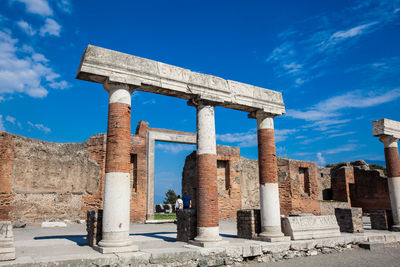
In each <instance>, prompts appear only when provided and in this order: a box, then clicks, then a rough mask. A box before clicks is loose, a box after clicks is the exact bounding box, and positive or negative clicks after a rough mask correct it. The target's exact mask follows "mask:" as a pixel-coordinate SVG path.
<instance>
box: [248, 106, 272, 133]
mask: <svg viewBox="0 0 400 267" xmlns="http://www.w3.org/2000/svg"><path fill="white" fill-rule="evenodd" d="M277 116H278V115H277V114H271V113H267V112H264V111H262V110H256V111H253V112H251V113H250V114H249V115H248V117H249V118H250V119H257V130H260V129H274V118H275V117H277Z"/></svg>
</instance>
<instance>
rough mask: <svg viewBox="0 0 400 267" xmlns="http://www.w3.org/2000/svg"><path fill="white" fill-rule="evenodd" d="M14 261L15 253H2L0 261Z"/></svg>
mask: <svg viewBox="0 0 400 267" xmlns="http://www.w3.org/2000/svg"><path fill="white" fill-rule="evenodd" d="M12 260H15V251H14V252H7V253H1V252H0V261H12Z"/></svg>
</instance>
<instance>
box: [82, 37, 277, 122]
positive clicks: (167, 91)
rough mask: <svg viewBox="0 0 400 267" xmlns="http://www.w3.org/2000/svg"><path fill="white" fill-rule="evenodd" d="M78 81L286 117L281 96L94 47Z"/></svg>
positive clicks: (88, 51) (86, 54) (86, 56)
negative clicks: (124, 86) (114, 84)
mask: <svg viewBox="0 0 400 267" xmlns="http://www.w3.org/2000/svg"><path fill="white" fill-rule="evenodd" d="M77 78H78V79H81V80H87V81H93V82H98V83H104V82H105V81H106V80H109V81H112V82H120V83H125V84H130V85H133V86H136V87H137V89H136V90H142V91H147V92H153V93H158V94H164V95H168V96H174V97H178V98H183V99H191V98H200V99H204V100H211V101H216V102H219V103H220V105H221V106H224V107H228V108H232V109H238V110H243V111H250V112H251V111H254V110H256V109H260V110H263V111H265V112H268V113H271V114H277V115H281V114H283V113H285V107H284V104H283V99H282V94H281V93H280V92H276V91H272V90H268V89H264V88H260V87H256V86H252V85H248V84H244V83H240V82H235V81H231V80H224V79H222V78H219V77H215V76H211V75H206V74H201V73H196V72H192V71H190V70H187V69H183V68H179V67H176V66H172V65H168V64H164V63H161V62H157V61H153V60H149V59H145V58H140V57H136V56H132V55H128V54H124V53H120V52H117V51H113V50H108V49H104V48H101V47H96V46H92V45H88V46H87V48H86V50H85V52H84V54H83V56H82V60H81V64H80V66H79V70H78V74H77Z"/></svg>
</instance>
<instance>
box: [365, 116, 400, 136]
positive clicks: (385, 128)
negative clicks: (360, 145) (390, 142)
mask: <svg viewBox="0 0 400 267" xmlns="http://www.w3.org/2000/svg"><path fill="white" fill-rule="evenodd" d="M372 135H373V136H383V135H390V136H393V137H394V138H400V122H399V121H394V120H389V119H380V120H376V121H373V122H372Z"/></svg>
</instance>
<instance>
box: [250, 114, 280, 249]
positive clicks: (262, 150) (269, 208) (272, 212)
mask: <svg viewBox="0 0 400 267" xmlns="http://www.w3.org/2000/svg"><path fill="white" fill-rule="evenodd" d="M255 117H256V119H257V140H258V168H259V179H260V213H261V233H260V234H259V237H260V238H261V239H263V240H265V241H281V240H282V238H283V236H284V235H283V234H282V231H281V216H280V215H281V213H280V205H279V187H278V165H277V160H276V153H275V136H274V117H275V115H271V114H267V113H264V112H256V113H255Z"/></svg>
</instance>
